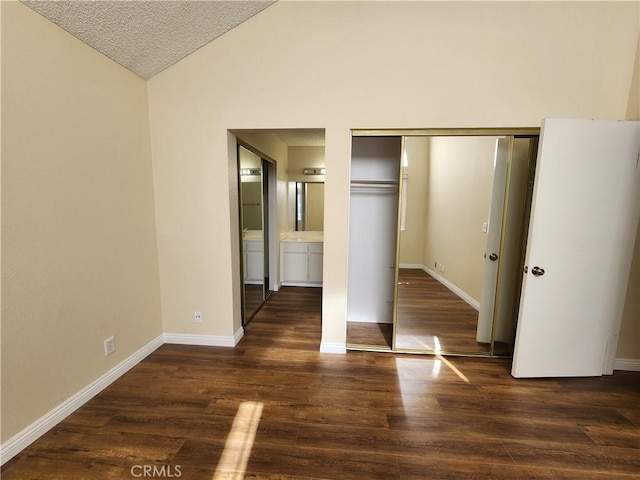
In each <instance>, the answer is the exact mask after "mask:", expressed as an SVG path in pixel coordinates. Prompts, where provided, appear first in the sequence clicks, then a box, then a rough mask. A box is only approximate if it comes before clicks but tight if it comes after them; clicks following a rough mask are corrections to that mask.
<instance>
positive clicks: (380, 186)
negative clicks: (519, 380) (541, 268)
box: [347, 129, 538, 356]
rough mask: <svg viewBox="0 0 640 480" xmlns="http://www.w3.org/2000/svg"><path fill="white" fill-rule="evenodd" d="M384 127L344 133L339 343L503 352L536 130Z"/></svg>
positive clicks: (509, 336) (508, 349) (510, 327)
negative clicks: (343, 285) (345, 280)
mask: <svg viewBox="0 0 640 480" xmlns="http://www.w3.org/2000/svg"><path fill="white" fill-rule="evenodd" d="M390 133H391V134H390ZM394 133H395V132H373V134H372V132H354V135H353V140H352V164H351V196H350V220H349V239H350V240H349V248H350V250H349V286H348V323H347V348H349V349H357V350H392V351H398V352H408V353H446V354H456V355H478V356H499V355H510V354H511V353H512V352H513V342H514V337H515V326H516V318H517V311H518V294H519V291H520V288H519V287H520V286H519V282H520V281H521V275H520V274H519V272H521V270H520V269H521V268H522V266H523V262H524V243H525V241H524V239H526V226H527V224H528V223H527V221H526V219H527V218H528V212H529V205H530V202H531V190H532V178H533V172H534V166H535V155H536V148H537V134H538V130H537V129H532V130H527V131H522V130H519V131H514V130H511V131H495V130H492V131H483V130H480V131H478V130H475V131H447V132H444V131H428V132H426V131H419V132H418V131H409V132H402V133H400V134H397V135H395V134H394Z"/></svg>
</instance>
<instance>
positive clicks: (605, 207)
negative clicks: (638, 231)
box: [512, 119, 640, 377]
mask: <svg viewBox="0 0 640 480" xmlns="http://www.w3.org/2000/svg"><path fill="white" fill-rule="evenodd" d="M639 150H640V122H616V121H599V120H564V119H551V120H545V121H544V123H543V126H542V131H541V137H540V146H539V149H538V162H537V166H536V176H535V186H534V198H533V205H532V210H531V219H530V228H529V239H528V243H527V256H526V265H527V269H528V271H527V273H525V277H524V281H523V286H522V296H521V302H520V313H519V318H518V327H517V334H516V343H515V351H514V356H513V367H512V375H513V376H514V377H565V376H598V375H602V373H603V365H604V363H605V362H604V360H605V355H606V348H607V342H608V341H609V337H610V335H611V330H612V325H613V324H615V322H616V321H617V318H616V317H617V315H618V314H619V311H618V305H617V302H618V298H619V297H618V289H620V288H621V286H622V287H624V288H625V289H626V279H624V278H622V277H623V275H624V273H623V272H628V269H627V268H624V267H625V263H624V262H629V261H630V259H628V258H624V257H625V256H624V255H622V253H621V252H623V251H624V249H623V245H624V240H625V235H626V232H627V229H628V228H630V226H629V211H630V208H631V202H632V199H633V195H634V188H636V187H635V186H634V176H635V172H636V169H637V168H638V151H639Z"/></svg>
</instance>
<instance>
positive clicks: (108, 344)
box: [104, 336, 116, 357]
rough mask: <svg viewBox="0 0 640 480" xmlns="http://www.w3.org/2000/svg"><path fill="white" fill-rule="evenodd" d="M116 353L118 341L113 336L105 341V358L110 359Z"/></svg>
mask: <svg viewBox="0 0 640 480" xmlns="http://www.w3.org/2000/svg"><path fill="white" fill-rule="evenodd" d="M115 351H116V339H115V338H114V337H113V336H111V337H109V338H107V339H106V340H105V341H104V356H105V357H108V356H109V355H111V354H112V353H113V352H115Z"/></svg>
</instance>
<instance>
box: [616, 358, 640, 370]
mask: <svg viewBox="0 0 640 480" xmlns="http://www.w3.org/2000/svg"><path fill="white" fill-rule="evenodd" d="M613 369H614V370H624V371H627V372H640V358H616V359H615V361H614V362H613Z"/></svg>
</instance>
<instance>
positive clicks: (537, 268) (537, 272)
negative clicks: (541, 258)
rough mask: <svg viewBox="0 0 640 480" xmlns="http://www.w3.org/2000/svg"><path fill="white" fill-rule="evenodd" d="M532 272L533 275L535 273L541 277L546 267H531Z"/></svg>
mask: <svg viewBox="0 0 640 480" xmlns="http://www.w3.org/2000/svg"><path fill="white" fill-rule="evenodd" d="M531 273H532V274H533V275H535V276H536V277H541V276H542V275H544V268H540V267H537V266H536V267H533V268H532V269H531Z"/></svg>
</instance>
